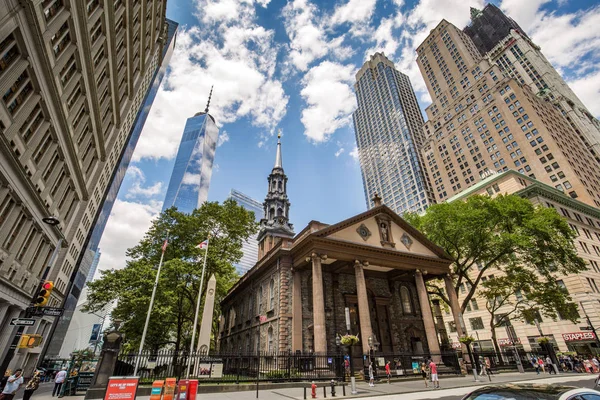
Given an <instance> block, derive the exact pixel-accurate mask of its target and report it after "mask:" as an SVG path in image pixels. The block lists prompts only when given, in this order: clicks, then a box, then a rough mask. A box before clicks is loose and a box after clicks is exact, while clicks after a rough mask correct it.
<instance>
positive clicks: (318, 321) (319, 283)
mask: <svg viewBox="0 0 600 400" xmlns="http://www.w3.org/2000/svg"><path fill="white" fill-rule="evenodd" d="M311 259H312V289H313V333H314V337H315V353H317V354H326V353H327V336H326V333H325V297H324V294H323V271H322V267H321V256H320V255H318V254H316V253H312V255H311Z"/></svg>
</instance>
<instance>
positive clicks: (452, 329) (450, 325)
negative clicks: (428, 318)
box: [448, 322, 456, 333]
mask: <svg viewBox="0 0 600 400" xmlns="http://www.w3.org/2000/svg"><path fill="white" fill-rule="evenodd" d="M448 330H449V331H450V333H454V332H456V324H455V323H454V322H448Z"/></svg>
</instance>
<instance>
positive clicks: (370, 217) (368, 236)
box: [315, 206, 447, 258]
mask: <svg viewBox="0 0 600 400" xmlns="http://www.w3.org/2000/svg"><path fill="white" fill-rule="evenodd" d="M315 235H316V236H319V237H323V238H328V239H334V240H340V241H344V242H351V243H356V244H361V245H366V246H373V247H379V248H385V249H388V250H393V251H394V250H395V251H398V252H402V253H412V254H418V255H421V256H427V257H435V258H447V255H446V254H445V252H444V250H443V249H442V248H440V247H438V246H437V245H435V244H434V243H433V242H431V241H430V240H429V239H427V238H426V237H425V236H424V235H423V234H422V233H421V232H419V231H418V230H416V229H415V228H413V227H412V226H411V225H410V224H409V223H408V222H406V221H405V220H404V219H402V218H401V217H400V216H399V215H398V214H396V213H394V212H393V211H392V210H391V209H389V208H388V207H386V206H380V207H376V208H374V209H372V210H369V211H367V212H365V213H362V214H359V215H357V216H355V217H353V218H349V219H347V220H345V221H342V222H340V223H338V224H335V225H331V226H328V227H327V228H324V229H322V230H320V231H318V232H316V233H315Z"/></svg>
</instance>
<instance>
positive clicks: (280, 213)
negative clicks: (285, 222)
mask: <svg viewBox="0 0 600 400" xmlns="http://www.w3.org/2000/svg"><path fill="white" fill-rule="evenodd" d="M277 216H278V217H281V216H283V208H281V207H280V208H278V209H277Z"/></svg>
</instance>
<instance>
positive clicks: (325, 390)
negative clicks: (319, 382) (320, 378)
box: [323, 385, 327, 399]
mask: <svg viewBox="0 0 600 400" xmlns="http://www.w3.org/2000/svg"><path fill="white" fill-rule="evenodd" d="M323 398H324V399H326V398H327V386H325V385H323Z"/></svg>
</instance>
